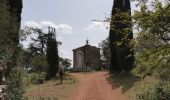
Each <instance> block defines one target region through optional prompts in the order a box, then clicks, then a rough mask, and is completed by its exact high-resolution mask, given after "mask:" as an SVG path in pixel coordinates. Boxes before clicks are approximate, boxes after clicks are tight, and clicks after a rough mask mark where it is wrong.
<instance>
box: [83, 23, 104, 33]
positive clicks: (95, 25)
mask: <svg viewBox="0 0 170 100" xmlns="http://www.w3.org/2000/svg"><path fill="white" fill-rule="evenodd" d="M84 30H86V31H97V30H106V24H105V23H104V22H97V21H94V22H92V23H91V24H90V25H89V26H88V27H87V28H84Z"/></svg>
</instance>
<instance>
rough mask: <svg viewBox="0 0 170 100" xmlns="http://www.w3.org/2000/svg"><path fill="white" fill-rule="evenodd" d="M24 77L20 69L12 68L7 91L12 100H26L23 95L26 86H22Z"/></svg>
mask: <svg viewBox="0 0 170 100" xmlns="http://www.w3.org/2000/svg"><path fill="white" fill-rule="evenodd" d="M22 75H23V70H22V69H19V68H12V70H11V72H10V74H9V79H10V80H9V79H8V81H7V83H8V90H7V97H8V98H9V99H10V100H24V99H23V98H24V97H23V94H24V93H25V91H24V86H23V84H22Z"/></svg>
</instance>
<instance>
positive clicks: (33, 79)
mask: <svg viewBox="0 0 170 100" xmlns="http://www.w3.org/2000/svg"><path fill="white" fill-rule="evenodd" d="M46 75H47V74H46V73H45V72H41V73H32V74H30V75H29V77H28V80H29V82H30V84H42V83H43V81H44V80H45V77H46Z"/></svg>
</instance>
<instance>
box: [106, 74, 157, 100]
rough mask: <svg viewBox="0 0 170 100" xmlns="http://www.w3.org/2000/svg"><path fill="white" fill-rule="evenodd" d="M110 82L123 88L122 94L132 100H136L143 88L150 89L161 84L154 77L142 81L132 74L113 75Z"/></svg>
mask: <svg viewBox="0 0 170 100" xmlns="http://www.w3.org/2000/svg"><path fill="white" fill-rule="evenodd" d="M109 80H112V81H113V83H114V85H116V86H118V87H121V88H122V92H123V93H124V94H125V95H126V96H127V97H129V98H130V100H136V94H137V93H139V92H140V88H141V87H149V86H151V85H154V84H157V83H159V82H160V80H159V79H157V78H155V77H153V76H150V77H146V78H145V79H143V80H140V79H138V78H136V77H135V76H133V74H130V73H128V74H127V73H121V74H119V75H113V76H112V77H110V78H109Z"/></svg>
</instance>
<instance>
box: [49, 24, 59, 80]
mask: <svg viewBox="0 0 170 100" xmlns="http://www.w3.org/2000/svg"><path fill="white" fill-rule="evenodd" d="M47 61H48V64H49V68H48V71H47V79H50V78H54V77H55V76H56V73H57V72H58V69H59V56H58V44H57V41H56V36H55V29H54V28H51V27H49V33H48V38H47Z"/></svg>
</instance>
